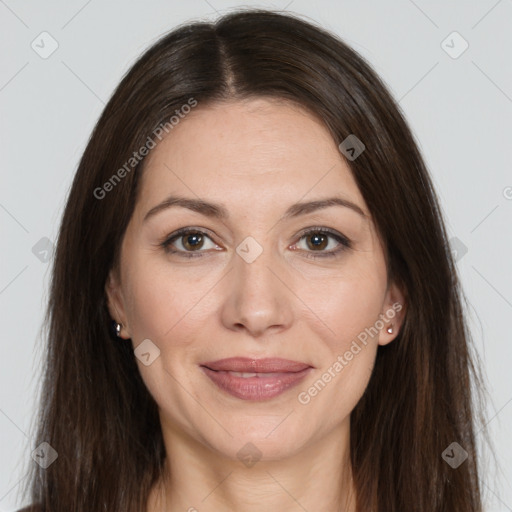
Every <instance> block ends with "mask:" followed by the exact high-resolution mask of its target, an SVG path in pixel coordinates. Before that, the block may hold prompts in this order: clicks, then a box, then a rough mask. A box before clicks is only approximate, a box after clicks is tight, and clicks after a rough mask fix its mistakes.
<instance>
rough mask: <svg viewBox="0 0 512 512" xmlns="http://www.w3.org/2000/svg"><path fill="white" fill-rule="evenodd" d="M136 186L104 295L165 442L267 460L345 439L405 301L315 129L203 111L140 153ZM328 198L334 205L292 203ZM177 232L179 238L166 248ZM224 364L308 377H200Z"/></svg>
mask: <svg viewBox="0 0 512 512" xmlns="http://www.w3.org/2000/svg"><path fill="white" fill-rule="evenodd" d="M339 142H341V141H339ZM140 185H141V188H140V190H139V197H138V202H137V204H136V207H135V210H134V213H133V216H132V219H131V221H130V223H129V225H128V228H127V231H126V234H125V237H124V239H123V245H122V252H121V265H120V273H119V277H117V274H116V273H114V272H112V273H111V276H110V279H109V283H108V285H107V293H108V297H109V308H110V313H111V315H112V318H114V319H115V320H116V321H118V322H120V323H122V325H123V329H122V331H121V336H122V337H124V338H131V339H132V343H133V347H134V349H135V348H137V347H138V346H139V345H140V344H141V343H142V342H144V344H143V345H140V348H139V349H138V350H137V351H136V354H137V355H138V358H137V364H138V366H139V370H140V373H141V375H142V378H143V380H144V382H145V384H146V386H147V388H148V390H149V392H150V393H151V394H152V396H153V397H154V399H155V401H156V403H157V404H158V406H159V411H160V418H161V422H162V427H163V430H164V436H165V435H167V436H169V435H176V436H180V437H181V438H183V437H184V436H185V437H186V438H187V439H189V440H195V441H197V442H199V443H201V444H202V445H203V446H206V447H207V448H208V449H209V451H210V453H211V451H212V450H213V451H215V452H217V453H218V454H219V453H220V454H222V455H225V456H228V457H230V458H235V457H237V453H239V450H240V449H241V448H242V447H244V446H245V445H246V443H248V442H251V443H252V444H253V445H255V446H256V447H257V449H258V450H259V452H261V453H260V454H258V457H262V458H265V459H268V460H270V459H278V458H283V457H286V456H290V455H293V454H295V453H297V452H299V451H301V450H304V449H306V448H308V447H311V446H312V445H313V444H314V443H315V442H317V441H320V440H322V439H323V438H325V437H326V436H328V435H330V434H333V431H335V430H337V431H338V432H344V433H345V434H346V435H348V434H347V433H348V425H349V417H350V413H351V411H352V409H353V408H354V406H355V405H356V404H357V402H358V400H359V399H360V397H361V395H362V394H363V392H364V390H365V388H366V386H367V384H368V381H369V378H370V375H371V371H372V368H373V364H374V359H375V355H376V350H377V347H378V344H381V345H383V344H386V343H389V342H390V341H392V340H393V338H394V337H395V336H396V334H397V331H398V328H399V318H400V317H401V314H400V313H398V309H399V307H398V309H397V305H396V303H397V301H399V302H402V301H403V297H402V296H401V295H400V292H399V290H398V289H397V288H395V286H392V285H390V286H389V287H388V282H387V273H386V265H385V260H384V254H383V249H382V247H381V245H380V243H379V239H378V236H377V233H376V231H375V228H374V225H373V223H372V221H371V219H370V217H369V213H368V210H367V206H366V204H365V202H364V200H363V197H362V195H361V193H360V191H359V190H358V187H357V185H356V183H355V181H354V179H353V178H352V176H351V173H350V171H349V168H348V166H347V164H346V163H345V162H344V160H343V158H342V155H341V154H340V151H339V149H338V147H337V144H336V143H335V142H334V141H333V140H332V137H331V136H330V134H329V132H328V131H327V129H326V128H325V127H324V126H323V125H322V124H321V123H320V122H319V121H317V120H315V119H314V118H313V117H312V116H310V115H308V114H307V113H305V112H303V111H302V110H299V109H297V108H296V107H291V106H290V105H289V104H287V103H284V102H277V101H270V100H264V99H253V100H250V101H245V102H231V103H225V104H216V105H213V106H208V107H204V108H201V104H199V105H198V107H197V108H196V109H195V110H194V111H193V112H192V113H190V114H189V115H188V116H186V117H185V118H184V119H183V120H182V121H181V122H180V124H179V125H177V126H175V127H174V128H173V129H172V131H171V132H170V134H169V136H167V137H166V138H165V139H164V140H163V141H162V142H161V143H160V144H159V145H158V146H157V147H156V148H155V149H153V150H152V151H151V153H150V154H149V156H148V160H147V161H146V168H145V170H144V173H143V179H142V181H141V184H140ZM113 193H115V192H113ZM171 196H172V197H173V198H176V197H179V198H181V199H186V200H189V201H191V202H192V201H203V202H205V203H214V204H215V205H217V207H218V208H221V209H222V211H223V212H224V213H225V215H224V216H216V215H213V213H214V212H216V211H217V210H215V209H214V208H211V207H210V208H206V207H205V208H201V209H199V208H195V209H192V208H187V207H185V206H184V205H183V204H182V205H181V206H179V205H177V204H176V203H175V204H174V205H171V203H172V202H173V201H172V200H171V199H170V197H171ZM333 198H337V199H339V200H340V203H344V204H345V205H343V204H339V203H338V204H334V203H332V204H331V205H330V206H325V205H324V207H322V208H315V207H314V205H312V206H308V207H303V208H302V209H301V208H299V207H298V206H297V205H305V204H309V203H311V202H315V201H324V200H326V199H333ZM166 201H167V203H166ZM200 210H201V211H200ZM287 212H288V213H287ZM180 228H190V230H191V233H189V234H185V235H183V234H182V235H181V236H177V237H176V238H174V239H173V234H175V232H176V231H177V230H178V229H180ZM326 230H329V231H331V233H325V231H326ZM307 231H310V233H309V234H308V233H307ZM198 232H202V233H198ZM166 241H167V242H168V243H167V247H165V242H166ZM347 241H348V244H349V245H348V246H347V245H345V244H346V242H347ZM187 255H192V257H187ZM393 304H394V305H395V307H394V308H393ZM390 324H392V325H393V333H392V334H390V333H388V332H387V329H386V328H387V327H388V326H389V325H390ZM144 340H150V341H144ZM121 342H122V341H121V340H120V343H121ZM158 351H159V352H158ZM232 357H243V358H249V360H252V359H261V358H283V359H287V360H292V361H297V362H299V363H303V365H305V366H306V367H309V369H307V370H305V371H303V372H301V374H300V375H297V374H295V375H294V374H293V373H292V372H290V370H297V368H288V369H287V370H288V371H285V370H286V369H284V368H278V369H277V370H278V371H277V372H274V373H277V374H278V375H275V376H274V377H272V376H269V375H268V374H267V376H265V375H264V374H263V373H260V374H259V375H257V376H253V377H251V378H249V379H247V380H245V381H244V380H242V379H244V377H241V376H238V377H237V376H236V374H235V375H233V373H232V372H231V371H227V373H226V371H224V372H213V371H210V372H208V370H206V369H205V368H203V367H202V365H203V364H204V363H206V362H212V361H217V360H221V359H226V358H232ZM269 368H270V367H267V368H266V369H267V371H268V370H269ZM270 369H273V370H276V368H274V367H272V368H270ZM259 370H262V369H261V368H260V369H259ZM263 370H265V369H263ZM208 374H210V375H214V374H216V375H215V377H220V378H222V379H223V382H227V384H226V385H227V386H228V387H229V390H226V389H225V388H221V387H220V386H219V385H217V384H216V383H215V382H214V381H213V380H212V379H211V378H210V377H209V376H208ZM299 377H300V378H301V380H299ZM264 379H268V380H267V381H266V382H265V381H264ZM294 379H296V380H295V381H294ZM289 381H294V382H295V383H294V385H292V386H291V387H288V388H286V385H284V384H283V383H287V382H288V383H289ZM280 386H281V387H280ZM284 388H286V389H284ZM292 413H293V414H292ZM171 432H172V433H173V434H170V433H171ZM244 449H245V450H247V449H248V448H247V447H246V448H244ZM251 449H253V448H251ZM242 453H243V450H242Z"/></svg>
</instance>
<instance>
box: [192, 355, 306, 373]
mask: <svg viewBox="0 0 512 512" xmlns="http://www.w3.org/2000/svg"><path fill="white" fill-rule="evenodd" d="M201 366H206V367H207V368H210V370H215V371H229V372H245V373H295V372H300V371H301V370H305V369H306V368H311V365H309V364H306V363H301V362H299V361H292V360H290V359H280V358H275V357H267V358H263V359H255V358H249V357H229V358H227V359H219V360H218V361H208V362H206V363H201Z"/></svg>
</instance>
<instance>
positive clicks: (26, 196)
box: [0, 0, 512, 512]
mask: <svg viewBox="0 0 512 512" xmlns="http://www.w3.org/2000/svg"><path fill="white" fill-rule="evenodd" d="M242 5H251V6H259V7H270V8H274V9H286V10H288V11H293V12H296V13H300V14H304V15H307V16H309V17H310V18H312V19H313V20H315V21H317V22H319V23H320V24H321V25H323V26H324V27H326V28H328V29H331V30H333V31H335V32H336V33H337V34H339V35H340V36H341V37H342V38H343V39H344V40H345V41H346V42H347V43H348V44H350V45H351V46H352V47H353V48H354V49H356V50H357V51H359V52H360V53H361V54H362V55H363V56H364V57H366V58H367V59H368V60H369V61H370V63H371V64H372V65H373V66H374V68H375V69H376V71H377V72H378V73H379V74H380V75H381V76H382V77H383V79H384V80H385V82H386V83H387V84H388V85H389V87H390V89H391V91H392V93H393V94H394V95H395V97H396V98H397V99H398V100H399V101H400V105H401V107H402V109H403V110H404V112H405V115H406V117H407V119H408V121H409V123H410V126H411V128H412V130H413V132H414V134H415V136H416V138H417V140H418V141H419V144H420V148H421V150H422V152H423V155H424V157H425V160H426V162H427V165H428V166H429V169H430V171H431V173H432V175H433V179H434V183H435V185H436V187H437V192H438V194H439V196H440V199H441V202H442V205H443V209H444V212H445V215H446V222H447V226H448V230H449V232H450V236H451V237H457V238H458V240H460V243H459V246H461V245H460V244H463V245H464V246H465V247H466V248H467V253H465V254H464V255H463V256H462V257H461V258H460V259H459V261H458V268H459V271H460V275H461V278H462V282H463V285H464V288H465V291H466V294H467V297H468V299H469V301H470V303H471V314H472V316H471V319H470V325H471V329H472V332H473V335H474V338H475V346H476V348H477V351H478V353H479V354H480V357H481V358H482V360H483V362H484V370H485V372H486V374H487V376H488V387H489V391H490V395H491V399H490V400H489V401H488V403H487V406H488V409H487V412H486V416H487V421H488V427H489V429H490V432H491V436H492V438H493V441H494V444H495V447H496V453H497V456H498V462H499V464H500V466H499V467H500V471H498V472H496V471H495V470H494V469H493V466H490V469H488V470H485V471H484V472H483V475H482V476H483V489H484V492H485V496H486V502H487V510H489V511H500V512H501V511H512V483H511V482H512V436H511V435H510V434H511V429H510V426H509V425H510V423H511V421H512V404H511V403H510V402H511V401H512V385H511V362H512V348H511V342H512V339H511V335H510V332H511V327H510V321H511V319H512V273H511V272H510V263H511V261H512V243H511V236H510V235H511V228H510V221H511V218H512V172H511V156H510V136H511V135H512V133H511V132H512V130H511V129H510V126H511V121H512V71H511V63H512V55H511V54H512V51H511V50H512V1H511V0H500V1H496V0H482V1H471V2H470V1H463V0H458V1H452V2H444V1H441V0H437V1H427V0H415V1H412V0H393V1H387V2H382V1H380V2H379V1H359V2H357V1H347V0H344V1H337V2H335V1H319V2H315V3H313V2H306V1H301V0H292V1H291V2H290V1H289V0H283V1H279V2H276V3H270V2H262V3H259V4H242V3H237V2H229V1H222V0H208V1H206V0H193V1H189V2H186V3H185V2H177V1H163V0H158V1H157V0H154V1H152V2H142V1H140V0H138V1H132V2H126V1H120V0H110V1H103V2H102V1H100V0H89V1H86V0H73V1H68V2H64V1H56V0H53V1H49V2H37V1H35V0H31V1H17V0H5V1H4V0H0V34H1V38H2V39H1V40H0V42H1V52H2V65H1V67H0V109H1V113H0V119H1V142H2V146H1V148H2V158H1V179H2V181H1V183H2V186H1V189H0V222H1V224H0V225H1V241H2V251H1V258H2V264H1V270H0V310H1V315H2V316H1V327H0V328H1V330H2V345H1V349H2V350H1V357H0V368H1V373H0V432H1V443H0V461H1V467H0V511H11V510H15V509H16V508H17V507H18V506H21V505H23V504H25V502H26V499H25V498H24V497H23V496H18V495H17V491H18V490H19V488H20V487H19V483H20V480H21V479H22V476H23V475H22V474H21V470H22V469H23V468H24V467H25V461H26V460H30V453H31V451H32V450H33V449H34V448H35V446H33V443H32V440H31V431H30V426H31V419H32V416H33V411H34V406H35V404H34V400H35V396H36V395H35V393H36V388H37V386H38V379H39V376H40V371H41V367H42V364H41V350H40V347H41V337H40V327H41V323H42V319H43V312H44V307H45V302H46V300H47V286H48V282H49V269H50V266H49V265H50V264H49V263H48V262H46V263H45V262H44V261H41V258H42V259H44V256H45V252H44V247H43V248H42V249H41V248H40V249H39V250H36V251H35V252H36V253H37V255H36V254H34V253H33V251H32V248H33V247H34V246H35V245H36V244H37V243H38V242H39V241H40V239H41V238H43V237H47V238H48V239H50V240H51V241H52V242H54V241H55V239H56V236H57V230H58V225H59V221H60V217H61V214H62V208H63V204H64V201H65V198H66V193H67V190H68V187H69V185H70V183H71V179H72V177H73V174H74V172H75V170H76V167H77V163H78V160H79V158H80V155H81V153H82V151H83V149H84V147H85V144H86V142H87V139H88V137H89V135H90V132H91V130H92V128H93V126H94V124H95V122H96V120H97V118H98V117H99V115H100V112H101V110H102V108H103V106H104V104H105V103H106V101H107V100H108V98H109V96H110V94H111V93H112V91H113V89H114V87H115V86H116V85H117V83H118V82H119V80H120V78H121V76H122V74H123V73H124V72H125V71H126V70H127V69H128V68H129V66H130V65H131V64H132V63H133V62H134V60H135V59H136V58H137V57H138V56H139V55H140V53H141V52H142V51H143V50H144V49H146V48H147V47H148V46H149V45H150V44H152V43H153V42H154V41H155V40H156V39H157V38H158V37H159V36H160V35H162V34H163V33H164V32H167V31H168V30H170V29H172V28H173V27H174V26H176V25H177V24H178V23H181V22H183V21H186V20H189V19H191V18H202V19H214V18H216V17H217V16H218V15H219V14H221V13H224V12H226V11H227V10H230V9H232V8H234V7H237V6H242ZM43 31H47V32H48V33H49V34H51V36H52V37H53V38H54V39H55V40H56V41H57V43H58V48H57V50H56V51H55V52H54V53H53V54H52V55H51V56H49V57H48V58H47V59H43V58H41V57H40V55H39V54H38V53H36V52H35V51H34V50H33V49H32V47H31V43H32V42H33V41H35V43H34V44H39V47H41V46H43V43H42V42H41V37H45V36H41V37H39V35H40V34H41V32H43ZM453 31H457V32H459V33H460V34H461V36H462V37H463V38H464V39H465V40H466V41H467V42H468V44H469V47H468V49H467V50H466V51H465V52H464V53H462V54H461V55H460V56H459V57H458V58H452V57H451V56H450V55H448V53H447V52H446V51H445V50H444V49H443V47H442V45H441V44H442V42H443V40H445V39H446V38H447V36H449V35H450V34H451V33H452V32H453ZM46 37H47V36H46ZM44 45H45V48H46V49H48V48H49V47H50V46H49V39H46V40H45V42H44ZM445 45H449V46H452V48H451V50H450V51H451V52H457V51H458V50H459V49H461V48H462V46H461V44H460V41H457V40H456V39H454V38H453V36H451V37H450V38H448V40H447V42H446V43H445ZM40 51H42V49H41V50H40ZM39 243H40V244H43V245H44V242H39ZM37 247H42V246H39V245H38V246H37ZM461 254H462V253H461V252H459V256H460V255H461ZM69 341H70V343H72V340H69ZM397 435H400V433H398V432H397ZM479 442H481V435H480V434H479ZM487 458H488V456H486V457H485V459H487ZM491 461H492V460H491ZM311 512H312V511H311Z"/></svg>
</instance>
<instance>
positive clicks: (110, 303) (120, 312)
mask: <svg viewBox="0 0 512 512" xmlns="http://www.w3.org/2000/svg"><path fill="white" fill-rule="evenodd" d="M105 294H106V297H107V307H108V311H109V313H110V316H111V318H112V320H114V321H115V322H117V323H119V324H121V332H120V333H119V336H120V337H121V338H124V339H130V338H131V331H130V326H129V324H128V319H127V316H126V308H125V305H124V300H123V293H122V289H121V283H120V278H119V274H118V272H116V270H114V269H112V270H111V271H110V272H109V275H108V278H107V282H106V283H105Z"/></svg>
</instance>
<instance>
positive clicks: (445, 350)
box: [27, 10, 482, 512]
mask: <svg viewBox="0 0 512 512" xmlns="http://www.w3.org/2000/svg"><path fill="white" fill-rule="evenodd" d="M54 265H55V267H54V273H53V280H52V286H51V298H50V302H49V311H48V313H49V316H48V320H49V331H48V355H47V366H46V378H45V382H44V387H43V392H42V396H41V410H40V413H39V429H38V433H37V436H36V438H37V440H38V442H37V443H36V447H37V449H38V450H39V456H40V458H41V462H40V463H38V464H32V466H31V473H30V480H29V486H28V487H27V489H28V491H29V492H30V496H31V501H32V503H34V504H36V505H37V506H38V508H35V510H41V511H44V512H64V511H65V512H69V511H87V512H93V511H100V510H101V511H103V510H109V511H128V512H131V511H133V512H135V511H137V512H139V511H141V510H145V511H147V512H163V511H164V510H165V511H168V512H175V511H178V510H189V511H195V510H197V511H211V512H218V511H225V510H243V511H256V510H258V511H259V510H262V509H265V510H290V511H291V510H329V511H345V512H356V511H357V512H369V511H375V512H377V511H379V512H383V511H386V512H388V511H393V512H398V511H405V510H407V511H413V510H414V511H417V512H426V511H428V512H435V511H444V510H450V511H451V512H458V511H460V512H477V511H481V510H482V504H481V498H480V489H479V479H478V478H479V477H478V474H479V473H478V464H477V458H476V451H475V448H476V447H475V433H474V432H475V430H474V428H475V427H474V419H475V416H476V414H475V412H474V406H473V397H472V395H471V393H470V384H471V381H472V378H475V379H477V375H476V371H475V367H474V365H473V363H472V359H471V357H470V351H469V348H470V346H469V337H468V333H467V328H466V326H465V321H464V317H463V311H462V306H461V291H460V289H459V283H458V279H457V274H456V269H455V266H454V262H453V260H452V256H451V253H450V250H449V247H448V243H447V236H446V231H445V227H444V224H443V220H442V216H441V213H440V208H439V205H438V202H437V199H436V196H435V193H434V191H433V189H432V185H431V181H430V178H429V176H428V173H427V170H426V168H425V165H424V163H423V160H422V158H421V155H420V153H419V151H418V148H417V146H416V144H415V141H414V139H413V136H412V134H411V132H410V130H409V128H408V126H407V124H406V122H405V120H404V118H403V116H402V114H401V113H400V110H399V107H398V105H397V104H396V102H395V101H394V100H393V98H392V97H391V95H390V94H389V92H388V91H387V89H386V87H385V85H384V84H383V83H382V81H381V80H380V79H379V77H378V76H377V75H376V74H375V72H373V71H372V69H371V68H370V66H369V65H368V64H367V63H366V62H365V61H364V59H362V58H361V57H360V56H359V55H358V54H356V52H354V51H353V50H352V49H350V48H349V47H348V46H347V45H346V44H344V43H343V42H342V41H340V40H339V39H338V38H336V37H335V36H333V35H332V34H330V33H328V32H327V31H325V30H323V29H321V28H318V27H316V26H314V25H312V24H310V23H308V22H305V21H303V20H301V19H299V18H298V17H295V16H292V15H284V14H279V13H275V12H268V11H260V10H251V11H239V12H236V13H232V14H229V15H226V16H224V17H222V18H220V19H219V20H218V21H217V22H216V23H213V24H211V23H192V24H188V25H185V26H182V27H179V28H178V29H176V30H174V31H172V32H171V33H169V34H168V35H166V36H165V37H163V38H162V39H161V40H160V41H158V42H157V43H156V44H155V45H154V46H153V47H152V48H150V49H149V50H148V51H147V52H146V53H145V54H144V55H143V56H142V57H141V58H140V59H139V60H138V62H136V63H135V65H134V66H133V67H132V69H131V70H130V71H129V72H128V73H127V75H126V76H125V77H124V78H123V80H122V82H121V84H120V85H119V87H118V88H117V90H116V91H115V93H114V95H113V97H112V98H111V100H110V101H109V103H108V105H107V106H106V108H105V111H104V112H103V114H102V116H101V118H100V120H99V121H98V123H97V125H96V127H95V129H94V132H93V134H92V136H91V139H90V141H89V144H88V146H87V148H86V150H85V152H84V155H83V157H82V159H81V162H80V165H79V168H78V170H77V173H76V177H75V179H74V182H73V186H72V189H71V191H70V194H69V198H68V202H67V206H66V209H65V212H64V216H63V221H62V226H61V229H60V236H59V240H58V244H57V251H56V257H55V261H54ZM41 443H47V444H41Z"/></svg>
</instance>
